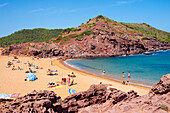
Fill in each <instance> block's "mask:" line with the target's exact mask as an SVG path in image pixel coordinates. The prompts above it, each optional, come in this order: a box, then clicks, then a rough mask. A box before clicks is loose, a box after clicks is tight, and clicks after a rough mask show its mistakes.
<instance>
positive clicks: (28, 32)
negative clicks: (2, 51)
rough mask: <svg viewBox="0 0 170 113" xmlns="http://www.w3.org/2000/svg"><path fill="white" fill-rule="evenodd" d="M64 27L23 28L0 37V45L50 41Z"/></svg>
mask: <svg viewBox="0 0 170 113" xmlns="http://www.w3.org/2000/svg"><path fill="white" fill-rule="evenodd" d="M62 31H63V29H43V28H37V29H23V30H20V31H17V32H15V33H12V34H11V35H9V36H5V37H2V38H0V46H1V47H7V46H9V45H12V44H21V43H28V42H48V41H49V40H50V39H52V38H54V37H57V36H58V35H59V34H61V32H62Z"/></svg>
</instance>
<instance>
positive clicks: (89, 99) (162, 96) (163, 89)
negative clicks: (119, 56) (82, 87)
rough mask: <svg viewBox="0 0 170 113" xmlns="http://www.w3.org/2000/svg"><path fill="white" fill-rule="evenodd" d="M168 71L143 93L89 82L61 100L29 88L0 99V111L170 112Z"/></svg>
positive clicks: (54, 95)
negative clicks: (14, 97) (27, 92)
mask: <svg viewBox="0 0 170 113" xmlns="http://www.w3.org/2000/svg"><path fill="white" fill-rule="evenodd" d="M169 102H170V74H167V75H164V76H162V78H161V80H160V81H159V82H158V83H157V84H156V85H155V86H153V88H152V89H151V90H150V92H149V93H148V94H146V95H143V96H139V95H138V94H137V93H136V92H135V91H133V90H132V91H129V92H128V93H125V92H123V91H120V90H117V89H115V88H111V87H110V88H109V87H108V86H106V85H104V84H99V85H92V86H91V87H90V88H89V89H88V90H87V91H83V92H79V93H77V94H72V95H70V96H68V97H66V98H65V99H63V100H61V98H60V96H58V95H56V94H55V93H54V92H53V91H46V90H44V91H39V92H37V91H35V90H34V91H32V92H31V93H29V94H27V95H25V96H22V97H19V98H17V99H15V100H12V99H7V100H6V99H0V112H3V113H4V112H16V113H17V112H43V113H54V112H57V113H62V112H63V113H68V112H70V113H74V112H75V113H76V112H80V113H91V112H93V113H110V112H115V113H116V112H119V113H125V112H127V113H132V112H141V113H168V112H170V103H169Z"/></svg>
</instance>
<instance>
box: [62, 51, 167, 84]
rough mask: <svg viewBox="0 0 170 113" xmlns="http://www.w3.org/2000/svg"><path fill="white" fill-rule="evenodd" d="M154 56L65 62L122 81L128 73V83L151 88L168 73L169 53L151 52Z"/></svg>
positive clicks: (84, 59) (85, 59)
mask: <svg viewBox="0 0 170 113" xmlns="http://www.w3.org/2000/svg"><path fill="white" fill-rule="evenodd" d="M152 53H154V55H143V54H140V55H132V56H120V57H111V58H83V59H73V60H67V61H65V63H67V64H68V65H70V66H73V67H75V68H78V69H81V70H84V71H87V72H90V73H93V74H96V75H98V76H102V70H103V69H105V70H106V77H109V78H112V79H116V80H119V81H122V72H125V73H126V74H125V79H126V80H128V78H127V74H128V72H130V74H131V78H130V82H131V83H133V84H138V85H144V86H148V87H151V86H153V85H154V84H155V83H157V82H159V80H160V78H161V76H162V75H165V74H167V73H170V51H158V52H152Z"/></svg>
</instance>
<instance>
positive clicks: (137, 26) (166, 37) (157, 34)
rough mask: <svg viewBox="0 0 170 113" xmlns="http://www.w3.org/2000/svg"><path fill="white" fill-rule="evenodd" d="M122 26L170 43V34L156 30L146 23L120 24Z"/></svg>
mask: <svg viewBox="0 0 170 113" xmlns="http://www.w3.org/2000/svg"><path fill="white" fill-rule="evenodd" d="M120 24H122V25H124V26H126V27H128V28H130V29H133V30H136V31H138V32H142V33H144V34H146V35H149V36H150V37H153V38H157V39H160V40H163V41H166V42H170V33H168V32H165V31H162V30H159V29H156V28H154V27H152V26H150V25H148V24H146V23H123V22H120Z"/></svg>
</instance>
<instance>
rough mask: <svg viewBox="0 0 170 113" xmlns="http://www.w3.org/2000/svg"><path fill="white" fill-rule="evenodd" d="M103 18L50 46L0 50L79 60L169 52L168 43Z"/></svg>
mask: <svg viewBox="0 0 170 113" xmlns="http://www.w3.org/2000/svg"><path fill="white" fill-rule="evenodd" d="M102 18H103V19H102ZM102 18H97V17H96V18H93V19H91V20H90V21H88V22H87V23H86V24H83V25H81V26H79V27H77V28H73V29H70V30H69V31H65V32H64V33H62V34H61V35H60V36H59V37H56V38H54V39H52V40H50V41H49V42H48V43H45V42H44V43H22V44H19V45H10V46H9V47H6V48H3V49H1V50H0V51H1V52H0V53H1V54H2V55H9V54H14V55H24V56H35V57H40V58H47V57H63V58H80V57H113V56H121V55H131V54H141V53H144V52H149V51H158V50H168V49H170V43H169V42H165V41H162V40H160V39H157V38H153V37H151V36H149V35H147V34H144V33H142V32H139V31H136V30H134V29H130V28H128V27H126V26H124V25H121V24H120V23H117V22H115V21H113V20H110V19H109V18H107V17H102Z"/></svg>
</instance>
